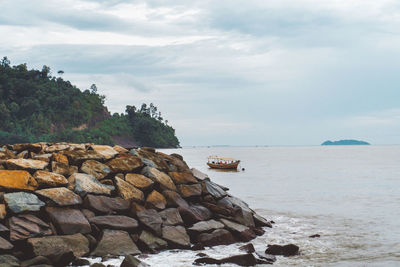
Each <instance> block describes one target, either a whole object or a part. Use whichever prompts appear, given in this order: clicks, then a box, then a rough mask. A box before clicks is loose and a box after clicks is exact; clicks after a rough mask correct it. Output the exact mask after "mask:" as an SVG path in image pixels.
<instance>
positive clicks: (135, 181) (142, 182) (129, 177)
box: [125, 173, 154, 190]
mask: <svg viewBox="0 0 400 267" xmlns="http://www.w3.org/2000/svg"><path fill="white" fill-rule="evenodd" d="M125 181H127V182H128V183H130V184H132V185H133V186H135V187H136V188H138V189H140V190H147V189H149V188H151V187H152V186H153V184H154V182H153V181H152V180H151V179H149V178H147V177H146V176H144V175H142V174H137V173H127V174H126V175H125Z"/></svg>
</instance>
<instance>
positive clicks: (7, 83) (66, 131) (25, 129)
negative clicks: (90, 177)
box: [0, 57, 179, 147]
mask: <svg viewBox="0 0 400 267" xmlns="http://www.w3.org/2000/svg"><path fill="white" fill-rule="evenodd" d="M62 74H63V71H58V76H61V75H62ZM104 100H105V96H103V95H100V94H98V92H97V87H96V85H94V84H93V85H92V86H91V87H90V89H87V90H84V91H81V90H80V89H79V88H77V87H76V86H74V85H72V84H71V83H70V82H69V81H65V80H64V79H62V78H61V77H55V76H52V75H51V69H50V68H49V67H48V66H43V68H42V70H34V69H31V70H28V67H27V65H26V64H20V65H17V66H11V64H10V61H9V60H8V59H7V57H4V58H3V59H2V60H1V61H0V143H3V144H6V143H7V144H10V143H22V142H39V141H47V142H60V141H66V142H77V143H85V142H90V143H96V144H110V145H113V144H120V145H125V146H153V147H178V146H179V141H178V139H177V137H176V136H175V130H174V129H173V128H172V127H171V126H169V125H167V122H168V121H166V120H164V119H163V118H162V117H161V112H159V111H158V110H157V107H156V106H154V105H153V104H150V105H149V106H147V105H146V104H142V106H141V107H140V109H137V108H136V107H135V106H130V105H128V106H127V107H126V112H125V113H124V114H117V113H115V114H113V115H111V114H110V113H109V112H108V110H107V107H105V106H104Z"/></svg>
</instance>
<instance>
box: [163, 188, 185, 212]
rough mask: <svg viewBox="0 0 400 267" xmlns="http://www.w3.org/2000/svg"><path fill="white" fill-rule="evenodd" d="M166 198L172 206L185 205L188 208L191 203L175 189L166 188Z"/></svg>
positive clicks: (164, 192)
mask: <svg viewBox="0 0 400 267" xmlns="http://www.w3.org/2000/svg"><path fill="white" fill-rule="evenodd" d="M162 193H163V195H164V197H165V199H166V200H167V205H168V206H170V207H183V208H188V207H189V204H188V203H187V202H186V200H184V199H183V198H182V197H181V195H179V194H178V193H177V192H175V191H171V190H165V191H163V192H162Z"/></svg>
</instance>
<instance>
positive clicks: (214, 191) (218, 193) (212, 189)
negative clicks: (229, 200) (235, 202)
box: [204, 181, 227, 199]
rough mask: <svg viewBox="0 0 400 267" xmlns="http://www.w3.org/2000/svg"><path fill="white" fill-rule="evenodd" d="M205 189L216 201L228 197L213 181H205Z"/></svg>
mask: <svg viewBox="0 0 400 267" xmlns="http://www.w3.org/2000/svg"><path fill="white" fill-rule="evenodd" d="M204 185H205V189H206V192H207V193H208V194H210V195H211V196H213V197H214V198H215V199H221V198H223V197H225V196H226V195H227V193H226V192H225V190H223V189H222V188H221V187H220V186H219V185H217V184H216V183H213V182H211V181H204Z"/></svg>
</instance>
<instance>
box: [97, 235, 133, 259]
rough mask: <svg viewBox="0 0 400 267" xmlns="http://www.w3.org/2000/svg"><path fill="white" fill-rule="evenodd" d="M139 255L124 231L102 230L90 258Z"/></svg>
mask: <svg viewBox="0 0 400 267" xmlns="http://www.w3.org/2000/svg"><path fill="white" fill-rule="evenodd" d="M135 254H140V250H139V249H138V247H137V246H136V244H135V243H134V242H133V240H132V239H131V238H130V236H129V234H128V233H127V232H125V231H119V230H104V231H103V236H102V237H101V239H100V242H99V244H98V245H97V247H96V249H95V250H94V251H93V252H92V253H91V254H90V255H92V256H98V257H103V256H122V255H135Z"/></svg>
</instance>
